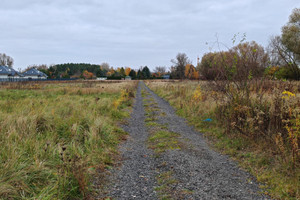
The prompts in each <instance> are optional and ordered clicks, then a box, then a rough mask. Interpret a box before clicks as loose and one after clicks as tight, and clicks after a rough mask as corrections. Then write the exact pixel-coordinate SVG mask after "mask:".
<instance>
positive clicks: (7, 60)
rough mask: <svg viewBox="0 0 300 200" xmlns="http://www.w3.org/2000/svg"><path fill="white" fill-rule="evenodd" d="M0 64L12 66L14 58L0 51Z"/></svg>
mask: <svg viewBox="0 0 300 200" xmlns="http://www.w3.org/2000/svg"><path fill="white" fill-rule="evenodd" d="M0 65H2V66H8V67H12V66H13V65H14V59H13V58H12V57H10V56H8V55H6V54H5V53H0Z"/></svg>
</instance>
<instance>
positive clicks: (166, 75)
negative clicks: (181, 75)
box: [162, 74, 170, 79]
mask: <svg viewBox="0 0 300 200" xmlns="http://www.w3.org/2000/svg"><path fill="white" fill-rule="evenodd" d="M162 77H163V79H170V75H168V74H165V75H163V76H162Z"/></svg>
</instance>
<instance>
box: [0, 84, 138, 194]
mask: <svg viewBox="0 0 300 200" xmlns="http://www.w3.org/2000/svg"><path fill="white" fill-rule="evenodd" d="M136 84H137V83H136V82H135V81H131V82H121V81H112V82H105V83H103V82H93V81H82V82H66V83H64V82H57V83H55V82H39V83H25V84H22V83H3V84H1V85H0V124H1V126H0V160H1V162H0V199H82V198H88V196H89V193H90V192H92V187H93V186H92V185H91V181H90V180H91V177H92V175H93V174H95V173H96V171H98V170H100V171H102V170H104V169H105V168H106V167H108V166H110V165H112V163H113V162H114V160H113V159H114V156H115V155H116V154H117V149H116V147H117V144H118V143H119V142H120V141H121V140H122V139H124V137H125V135H126V133H125V132H124V131H123V130H122V129H120V128H119V127H118V125H117V124H118V123H120V122H121V121H122V120H123V119H124V118H125V117H127V116H129V111H130V109H129V108H130V107H131V103H132V97H134V93H135V88H136Z"/></svg>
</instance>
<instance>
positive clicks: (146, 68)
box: [142, 66, 151, 79]
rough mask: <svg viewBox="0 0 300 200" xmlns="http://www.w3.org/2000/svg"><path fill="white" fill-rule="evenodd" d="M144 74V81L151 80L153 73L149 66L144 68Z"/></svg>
mask: <svg viewBox="0 0 300 200" xmlns="http://www.w3.org/2000/svg"><path fill="white" fill-rule="evenodd" d="M142 74H143V78H144V79H149V78H150V77H151V72H150V70H149V68H148V67H147V66H145V67H144V68H143V70H142Z"/></svg>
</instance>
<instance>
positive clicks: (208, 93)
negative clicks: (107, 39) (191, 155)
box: [148, 81, 300, 199]
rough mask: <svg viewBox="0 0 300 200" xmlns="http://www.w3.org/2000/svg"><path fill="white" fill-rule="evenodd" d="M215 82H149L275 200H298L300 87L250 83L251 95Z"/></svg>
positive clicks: (231, 86)
mask: <svg viewBox="0 0 300 200" xmlns="http://www.w3.org/2000/svg"><path fill="white" fill-rule="evenodd" d="M216 85H217V86H218V85H225V84H222V83H221V84H214V83H213V82H208V81H202V82H191V81H186V82H174V83H168V82H148V86H150V88H151V89H153V90H154V91H155V92H156V93H158V94H159V95H161V96H162V97H164V98H165V99H166V100H168V101H169V102H170V103H171V104H172V105H174V106H175V107H176V108H177V111H178V113H179V114H180V115H182V116H184V117H186V118H187V119H188V120H189V122H190V123H191V124H193V125H194V126H195V127H196V128H198V129H199V130H200V131H202V132H205V133H206V135H207V136H208V137H209V138H210V140H212V141H214V142H213V143H214V144H215V146H216V147H218V148H219V149H221V150H223V151H224V152H225V153H227V154H230V155H232V156H233V157H234V158H235V159H238V160H240V163H241V165H243V167H245V168H246V169H248V170H249V171H250V172H252V173H253V174H254V175H256V177H257V178H258V180H260V181H262V182H263V183H265V184H266V189H267V191H269V192H270V193H271V195H272V196H274V197H275V198H282V199H297V198H300V191H299V188H300V181H299V180H300V151H299V145H300V117H299V114H300V110H299V108H300V83H299V82H283V81H252V82H250V83H249V88H247V90H249V93H248V94H249V95H248V96H247V95H242V93H241V91H239V90H238V89H237V88H236V87H234V86H233V85H230V84H226V86H227V88H225V90H224V88H221V89H220V88H218V87H215V86H216Z"/></svg>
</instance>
